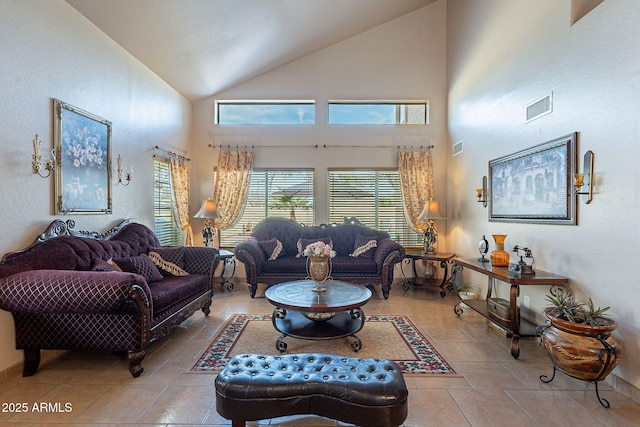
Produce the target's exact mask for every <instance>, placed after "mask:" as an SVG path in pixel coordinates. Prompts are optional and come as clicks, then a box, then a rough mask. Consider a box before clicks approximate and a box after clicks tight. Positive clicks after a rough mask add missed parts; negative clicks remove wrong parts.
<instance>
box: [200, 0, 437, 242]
mask: <svg viewBox="0 0 640 427" xmlns="http://www.w3.org/2000/svg"><path fill="white" fill-rule="evenodd" d="M445 23H446V21H445V3H444V2H439V3H436V4H433V5H431V6H427V7H425V8H422V9H420V10H418V11H416V12H414V13H411V14H408V15H406V16H404V17H401V18H399V19H396V20H394V21H391V22H389V23H386V24H383V25H381V26H379V27H376V28H374V29H372V30H370V31H367V32H365V33H362V34H360V35H357V36H355V37H352V38H350V39H348V40H346V41H344V42H341V43H338V44H335V45H333V46H331V47H329V48H326V49H324V50H321V51H319V52H317V53H315V54H313V55H310V56H307V57H305V58H302V59H300V60H298V61H295V62H293V63H290V64H288V65H286V66H283V67H280V68H278V69H276V70H274V71H272V72H269V73H266V74H263V75H262V76H259V77H257V78H254V79H252V80H250V81H248V82H246V83H244V84H241V85H238V86H236V87H234V88H232V89H229V90H227V91H225V92H223V93H220V94H216V95H215V96H214V97H211V98H208V99H205V100H203V101H201V102H199V103H196V104H195V105H194V142H195V144H196V146H194V153H196V155H194V157H195V158H197V161H196V162H194V168H195V169H194V177H195V178H194V183H193V187H192V190H193V191H192V200H191V204H192V206H195V204H196V203H199V202H200V201H201V200H202V199H204V198H205V197H207V196H209V195H211V194H212V192H213V167H214V166H215V163H216V159H217V150H213V149H210V148H208V144H213V145H218V146H219V145H220V144H222V145H229V144H230V145H232V146H235V145H238V144H239V145H241V146H242V145H254V146H255V147H256V149H255V165H256V166H257V167H313V168H315V171H316V182H315V185H316V203H317V205H316V223H324V222H327V207H326V200H327V197H326V181H327V179H326V170H327V168H328V167H395V166H396V165H397V149H396V148H389V149H363V148H317V149H314V148H300V146H301V145H304V146H307V147H309V146H313V145H318V146H320V147H322V146H323V145H324V144H327V145H368V146H381V145H382V146H393V147H397V146H398V145H407V144H408V145H425V146H426V145H429V144H435V145H436V148H435V149H434V150H433V155H434V158H435V160H434V169H435V176H436V178H435V180H436V187H435V193H436V197H440V198H442V199H444V198H446V158H447V153H448V150H449V148H448V145H447V143H446V92H445V82H446V80H445V48H446V44H445ZM242 98H257V99H315V100H316V101H317V106H318V107H317V109H316V124H315V125H313V126H297V127H295V126H292V127H286V126H284V127H283V126H267V127H265V126H229V127H224V126H216V125H213V108H214V107H213V104H214V100H215V99H242ZM329 99H373V100H376V99H428V100H430V102H431V123H430V124H429V125H428V126H335V125H334V126H329V125H327V124H326V123H327V107H326V102H327V100H329ZM269 145H271V146H272V145H284V146H286V148H261V147H262V146H269ZM443 203H444V202H443ZM445 225H446V224H442V227H443V230H444V227H445ZM199 227H201V226H196V227H195V228H194V229H195V230H199Z"/></svg>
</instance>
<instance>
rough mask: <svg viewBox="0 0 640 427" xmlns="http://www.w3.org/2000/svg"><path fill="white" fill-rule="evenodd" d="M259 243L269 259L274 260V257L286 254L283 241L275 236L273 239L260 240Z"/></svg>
mask: <svg viewBox="0 0 640 427" xmlns="http://www.w3.org/2000/svg"><path fill="white" fill-rule="evenodd" d="M258 245H260V247H261V248H262V250H263V251H264V254H265V256H266V257H267V259H268V260H269V261H273V260H274V259H278V257H281V256H285V255H286V253H285V251H284V248H283V247H282V242H281V241H280V240H278V239H276V238H275V237H274V238H273V239H271V240H263V241H260V242H258Z"/></svg>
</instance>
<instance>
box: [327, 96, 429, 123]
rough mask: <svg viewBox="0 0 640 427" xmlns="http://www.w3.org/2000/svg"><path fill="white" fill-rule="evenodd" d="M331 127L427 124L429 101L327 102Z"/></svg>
mask: <svg viewBox="0 0 640 427" xmlns="http://www.w3.org/2000/svg"><path fill="white" fill-rule="evenodd" d="M329 124H333V125H345V124H348V125H353V124H359V125H425V124H429V101H329Z"/></svg>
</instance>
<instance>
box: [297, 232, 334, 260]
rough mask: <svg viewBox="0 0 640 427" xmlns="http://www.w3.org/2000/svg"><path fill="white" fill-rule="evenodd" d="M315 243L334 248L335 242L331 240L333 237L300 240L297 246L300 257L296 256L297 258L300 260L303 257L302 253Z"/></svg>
mask: <svg viewBox="0 0 640 427" xmlns="http://www.w3.org/2000/svg"><path fill="white" fill-rule="evenodd" d="M315 242H323V243H326V244H327V245H329V246H331V248H333V241H332V240H331V237H319V238H316V239H298V243H297V244H296V247H297V248H298V255H296V258H300V257H301V256H302V251H304V250H305V249H306V247H307V246H308V245H310V244H312V243H315Z"/></svg>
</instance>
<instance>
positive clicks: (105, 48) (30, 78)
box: [0, 0, 191, 370]
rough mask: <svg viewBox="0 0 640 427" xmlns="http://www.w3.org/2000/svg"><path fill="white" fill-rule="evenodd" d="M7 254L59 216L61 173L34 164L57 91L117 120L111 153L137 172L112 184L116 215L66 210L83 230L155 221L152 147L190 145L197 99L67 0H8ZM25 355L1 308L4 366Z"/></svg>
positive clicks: (3, 149) (4, 5) (1, 115)
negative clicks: (36, 143) (36, 141)
mask: <svg viewBox="0 0 640 427" xmlns="http://www.w3.org/2000/svg"><path fill="white" fill-rule="evenodd" d="M0 57H1V58H2V60H1V61H0V87H1V88H2V92H1V93H2V109H0V129H1V130H2V131H1V132H0V162H1V163H2V166H1V167H0V177H1V178H2V185H0V200H1V201H2V202H1V203H0V218H1V219H2V227H1V231H0V253H2V254H4V253H6V252H8V251H12V250H17V249H21V248H23V247H25V246H26V245H28V244H30V243H31V242H32V241H33V240H34V239H35V236H36V235H37V234H38V233H40V232H42V231H43V230H44V228H45V227H46V225H48V224H49V223H50V222H51V221H52V220H53V219H55V218H56V216H54V215H53V179H52V178H49V179H42V178H40V177H38V176H36V175H34V174H33V173H32V172H31V154H32V152H33V146H32V144H31V141H32V139H33V138H34V135H35V134H36V133H38V134H40V136H41V139H42V141H43V148H44V147H52V144H53V142H52V138H53V137H52V135H53V119H52V117H53V111H52V110H53V107H52V101H51V99H52V98H58V99H61V100H62V101H64V102H67V103H69V104H71V105H74V106H75V107H78V108H81V109H83V110H86V111H89V112H91V113H93V114H96V115H98V116H100V117H103V118H105V119H107V120H110V121H111V122H112V123H113V136H112V157H113V158H114V159H115V158H116V157H117V155H118V154H122V157H123V159H124V161H125V163H127V164H130V165H133V168H134V175H133V181H132V182H131V184H130V185H129V186H127V187H122V186H114V187H113V188H112V201H113V214H111V215H68V216H67V217H62V218H63V219H73V220H75V222H76V229H78V230H100V231H106V229H108V228H109V227H111V226H113V225H116V224H117V223H118V222H120V221H121V220H122V219H123V218H129V217H132V218H137V219H138V220H140V221H141V222H143V223H145V224H148V225H151V224H153V180H152V179H151V177H152V176H153V173H152V166H153V161H152V154H151V147H153V146H154V145H156V144H158V145H160V146H162V147H167V148H173V147H175V148H176V149H177V148H180V149H182V148H185V147H186V145H187V143H188V130H189V126H188V124H189V123H190V122H191V106H190V103H189V102H188V101H187V100H186V99H185V98H183V97H182V96H180V95H179V94H178V93H177V92H175V91H174V90H173V89H171V88H170V87H169V86H168V85H167V84H166V83H164V82H163V81H162V80H160V79H159V78H158V77H157V76H156V75H155V74H153V73H151V72H150V71H149V70H148V69H147V68H146V67H144V66H143V65H142V64H140V62H138V61H137V60H135V59H134V58H133V57H132V56H131V55H129V54H128V53H126V52H125V51H124V50H123V49H122V48H121V47H120V46H118V45H117V44H116V43H115V42H114V41H113V40H111V39H109V38H108V37H106V36H105V35H104V34H103V33H102V32H101V31H99V30H98V29H97V28H96V27H95V26H94V25H93V24H91V23H90V22H89V21H87V20H86V19H85V18H84V17H83V16H82V15H80V14H79V13H78V12H77V11H76V10H74V9H73V8H71V7H70V6H69V5H68V4H67V3H65V2H64V1H62V0H20V1H0ZM21 361H22V352H21V351H20V352H19V351H16V350H15V339H14V329H13V319H12V317H11V314H10V313H8V312H6V311H0V370H2V369H5V368H7V367H10V366H12V365H15V364H17V363H19V362H21Z"/></svg>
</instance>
